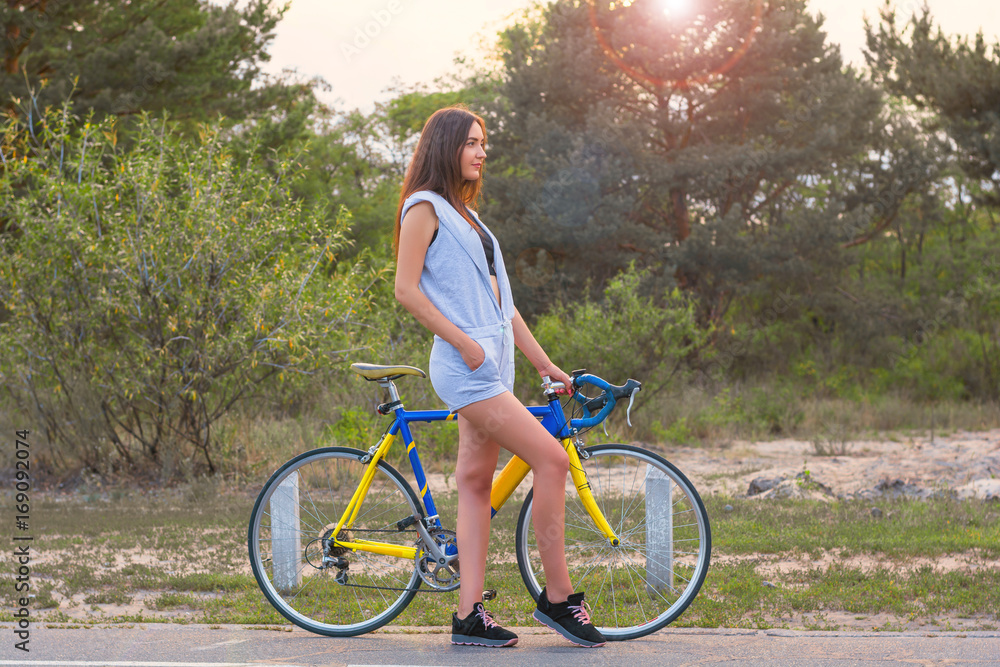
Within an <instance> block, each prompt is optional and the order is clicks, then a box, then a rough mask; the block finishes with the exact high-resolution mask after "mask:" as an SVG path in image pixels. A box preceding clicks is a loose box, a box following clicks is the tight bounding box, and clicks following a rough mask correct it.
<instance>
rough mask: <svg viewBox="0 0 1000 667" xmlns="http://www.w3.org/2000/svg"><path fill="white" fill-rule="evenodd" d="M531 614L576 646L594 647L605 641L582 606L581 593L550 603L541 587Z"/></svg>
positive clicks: (602, 644) (601, 644)
mask: <svg viewBox="0 0 1000 667" xmlns="http://www.w3.org/2000/svg"><path fill="white" fill-rule="evenodd" d="M532 615H533V616H534V617H535V620H536V621H538V622H539V623H541V624H542V625H547V626H549V627H550V628H552V629H553V630H555V631H556V632H558V633H559V634H561V635H562V636H563V637H565V638H566V639H568V640H569V641H570V642H571V643H573V644H576V645H577V646H585V647H587V648H596V647H598V646H604V645H605V644H606V643H607V640H606V639H605V638H604V635H602V634H601V633H600V632H598V630H597V628H595V627H594V624H593V623H591V622H590V614H589V613H587V609H586V608H585V607H584V606H583V593H573V594H572V595H570V596H569V598H568V599H567V600H566V601H565V602H559V603H557V604H552V603H551V602H549V598H548V595H547V594H546V592H545V589H544V588H543V589H542V594H541V595H539V596H538V608H537V609H535V613H534V614H532Z"/></svg>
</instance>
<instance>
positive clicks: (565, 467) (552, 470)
mask: <svg viewBox="0 0 1000 667" xmlns="http://www.w3.org/2000/svg"><path fill="white" fill-rule="evenodd" d="M532 470H533V471H534V473H535V474H536V475H542V476H543V477H552V478H553V479H556V478H558V479H565V477H566V475H567V474H568V473H569V455H568V454H566V450H565V449H563V448H562V447H560V446H558V445H556V446H554V447H552V448H551V450H550V451H549V452H546V454H545V455H544V456H543V457H541V461H540V462H538V463H537V464H536V465H534V466H532Z"/></svg>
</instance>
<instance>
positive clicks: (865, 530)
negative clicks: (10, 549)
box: [0, 491, 1000, 630]
mask: <svg viewBox="0 0 1000 667" xmlns="http://www.w3.org/2000/svg"><path fill="white" fill-rule="evenodd" d="M252 495H253V494H252V493H235V492H230V493H215V494H213V495H212V497H210V498H207V499H206V498H199V499H197V500H195V499H194V498H192V497H191V496H190V495H189V494H188V493H187V492H186V491H184V492H174V493H169V492H163V493H161V494H159V495H158V496H152V497H151V496H149V495H146V496H143V495H141V494H139V493H134V492H130V493H124V494H120V495H119V496H117V497H116V499H114V500H111V499H110V495H109V496H107V499H94V498H93V497H81V496H77V497H59V498H52V497H48V498H46V497H44V496H38V498H37V500H36V501H35V505H34V509H33V513H34V516H33V520H34V521H35V525H36V526H37V529H38V533H37V535H38V537H36V542H35V548H36V549H37V550H38V552H39V554H40V555H49V556H53V555H54V556H55V557H50V558H41V557H39V558H37V559H36V561H35V562H34V563H33V568H32V577H33V592H34V593H35V595H36V597H35V600H34V607H35V610H36V614H37V617H36V618H38V620H39V621H41V622H49V623H93V622H96V621H102V622H108V621H113V622H139V621H141V622H151V621H160V622H181V623H187V622H199V623H209V624H223V623H240V624H251V625H279V626H280V625H287V622H286V621H284V619H283V618H282V617H281V616H280V615H278V614H277V612H276V611H275V610H274V609H273V608H272V607H271V606H270V605H269V604H268V603H267V601H266V600H265V598H264V596H263V595H262V594H261V592H260V591H259V589H258V588H257V584H256V582H255V580H254V578H253V576H252V575H251V574H250V571H249V566H248V564H247V554H246V545H245V539H246V521H247V519H248V517H249V512H250V508H251V506H252V500H253V497H252ZM455 502H456V500H455V498H454V497H453V496H451V497H445V498H438V505H439V510H440V511H441V514H442V517H443V520H444V521H445V522H446V524H450V525H453V523H454V512H455ZM706 504H707V506H708V509H709V514H710V516H711V518H712V521H713V541H714V549H713V565H712V568H711V570H710V571H709V575H708V578H707V579H706V582H705V586H704V588H703V589H702V592H701V594H700V595H699V596H698V598H697V599H696V600H695V602H694V603H693V604H692V606H691V607H690V608H689V609H688V611H687V612H686V613H685V614H684V615H683V616H682V617H681V618H680V619H679V620H678V621H676V622H675V625H676V626H696V627H749V628H767V627H793V628H805V629H809V628H813V629H823V628H825V629H831V628H835V627H854V628H857V627H859V626H860V627H866V628H868V629H871V628H875V629H882V630H899V629H905V628H914V627H922V626H923V627H938V628H946V627H947V628H953V629H956V628H957V629H976V628H978V629H995V628H996V627H997V625H998V621H1000V619H998V616H997V613H996V610H997V609H1000V568H998V567H997V565H996V562H997V558H998V557H1000V506H998V505H997V504H986V503H982V502H976V501H966V502H959V501H955V500H944V499H938V500H929V501H919V500H897V501H893V502H883V503H881V507H882V509H883V510H884V516H883V518H882V519H874V518H872V517H871V514H870V511H869V509H870V504H869V503H866V502H864V501H840V502H833V503H826V504H823V503H814V502H806V501H775V502H771V503H767V504H764V503H760V502H751V501H746V500H741V499H735V498H726V497H716V496H713V497H709V498H706ZM726 504H729V505H732V506H733V509H732V511H729V512H725V511H723V510H722V507H723V506H724V505H726ZM519 509H520V508H519V503H516V502H512V503H511V504H510V505H509V506H508V507H505V508H504V509H503V510H502V511H501V512H500V513H499V514H498V515H497V517H496V518H495V519H494V529H493V538H492V543H491V544H492V552H491V562H490V563H489V564H488V568H487V586H488V587H490V588H495V589H496V590H497V592H498V594H499V595H498V597H497V599H495V600H494V601H493V602H491V604H490V607H491V609H492V610H493V611H494V612H495V613H496V614H497V617H498V618H502V619H503V620H504V622H505V623H507V624H510V625H531V624H532V621H531V619H530V614H531V612H532V610H533V603H532V601H531V598H530V596H528V594H527V592H526V591H525V589H524V585H523V583H522V581H521V577H520V573H519V571H518V568H517V565H516V563H514V562H513V545H514V528H515V525H516V520H517V514H518V511H519ZM81 517H83V518H81ZM948 558H950V559H952V560H953V561H955V562H960V563H968V564H967V565H959V566H954V567H951V568H949V569H941V568H940V567H935V565H937V564H939V563H942V562H944V560H945V559H948ZM778 564H780V565H782V566H781V567H778V566H777V565H778ZM13 567H14V565H13V564H12V563H11V561H10V560H9V559H7V560H5V561H3V563H0V576H2V578H3V579H9V578H10V577H12V576H13ZM765 582H767V583H765ZM12 591H13V586H4V587H3V588H2V592H0V595H2V596H3V597H4V600H3V603H4V606H5V607H6V608H7V609H10V608H12V607H13V600H11V599H10V597H11V592H12ZM457 600H458V594H457V592H450V593H420V594H418V595H417V597H416V599H415V600H414V602H413V603H411V605H410V606H409V607H408V608H407V609H406V610H405V611H404V612H403V613H402V614H401V615H400V616H399V617H398V618H397V619H396V621H395V622H394V625H396V626H400V625H432V626H439V625H443V624H445V623H446V622H447V620H448V619H449V618H450V615H451V613H452V611H454V609H455V606H456V605H457ZM598 611H599V610H598ZM595 613H597V612H595ZM2 620H7V621H9V620H10V618H9V617H6V616H5V617H4V618H3V619H2Z"/></svg>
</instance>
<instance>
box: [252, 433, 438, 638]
mask: <svg viewBox="0 0 1000 667" xmlns="http://www.w3.org/2000/svg"><path fill="white" fill-rule="evenodd" d="M364 455H365V452H361V451H358V450H356V449H348V448H345V447H326V448H323V449H315V450H312V451H309V452H305V453H304V454H300V455H299V456H296V457H295V458H293V459H292V460H290V461H289V462H288V463H286V464H285V465H283V466H282V467H281V468H279V469H278V471H277V472H275V473H274V474H273V475H272V476H271V479H269V480H268V481H267V484H265V485H264V488H263V490H261V492H260V495H259V496H258V497H257V502H256V503H255V504H254V508H253V513H252V514H251V516H250V528H249V531H248V536H247V542H248V546H249V549H250V565H251V568H252V569H253V574H254V576H255V577H256V578H257V583H258V584H259V585H260V588H261V590H262V591H263V592H264V595H265V596H266V597H267V599H268V601H269V602H270V603H271V604H272V605H274V608H275V609H277V610H278V611H279V612H281V614H282V615H283V616H284V617H285V618H287V619H288V620H290V621H291V622H292V623H295V624H296V625H298V626H299V627H301V628H304V629H306V630H309V631H310V632H315V633H317V634H321V635H328V636H330V637H349V636H353V635H360V634H364V633H366V632H371V631H372V630H375V629H376V628H379V627H381V626H383V625H385V624H386V623H388V622H389V621H391V620H392V619H394V618H395V617H396V616H397V615H399V613H400V612H401V611H403V609H405V608H406V605H407V604H409V603H410V601H411V600H412V599H413V596H414V595H416V589H417V587H418V586H419V585H420V576H419V574H418V572H417V570H416V567H415V563H414V561H413V560H412V559H405V558H399V557H396V556H383V555H380V554H375V553H370V552H365V551H351V550H350V549H347V548H344V547H340V548H334V549H333V553H331V555H332V556H336V557H339V558H342V559H344V561H342V564H343V562H346V565H347V567H346V569H344V568H338V567H323V540H324V539H325V540H329V539H330V538H331V537H332V536H333V535H332V533H333V530H334V529H335V528H336V525H337V521H338V520H339V519H340V517H341V515H342V514H343V512H344V508H345V507H347V505H348V503H349V502H350V500H351V497H352V496H353V495H354V492H355V491H356V490H357V489H358V487H359V486H360V482H361V477H362V475H363V474H364V472H365V469H366V468H367V467H368V465H367V464H365V463H362V462H361V458H362V457H363V456H364ZM408 517H417V518H419V519H422V518H423V510H422V509H421V506H420V503H419V502H418V500H417V497H416V494H414V493H413V489H412V488H410V485H409V484H407V482H406V480H405V479H403V477H402V476H401V475H400V474H399V473H398V472H397V471H396V470H395V469H394V468H393V467H392V466H390V465H389V464H388V463H386V462H385V461H380V462H379V464H378V466H377V467H376V469H375V476H374V478H373V479H372V482H371V487H370V488H369V490H368V495H367V496H366V497H365V500H364V503H363V504H362V505H361V509H360V511H359V512H358V516H357V519H356V520H355V521H354V524H353V525H352V526H351V527H350V529H348V530H347V534H346V535H344V534H343V533H344V531H343V530H342V531H341V538H340V539H346V540H355V539H366V540H371V541H377V542H385V543H389V544H396V545H404V546H410V547H412V546H413V545H414V543H415V542H416V540H417V539H418V537H419V536H418V534H417V532H416V530H415V529H414V528H412V526H411V527H410V528H408V529H406V530H402V531H401V530H399V529H398V527H397V522H399V521H402V520H404V519H407V518H408Z"/></svg>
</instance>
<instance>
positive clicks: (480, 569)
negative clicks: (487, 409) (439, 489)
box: [455, 413, 500, 618]
mask: <svg viewBox="0 0 1000 667" xmlns="http://www.w3.org/2000/svg"><path fill="white" fill-rule="evenodd" d="M499 453H500V446H499V445H497V443H496V442H494V441H492V440H489V439H485V440H481V439H479V438H478V432H477V430H476V427H475V426H473V425H472V424H471V423H470V422H469V421H468V420H467V419H465V418H464V417H463V416H462V415H461V413H459V416H458V463H457V464H456V465H455V483H456V484H457V485H458V525H457V527H456V530H457V533H458V557H459V567H460V568H461V574H462V577H461V580H460V581H461V587H460V589H459V593H458V616H459V618H465V617H466V616H468V615H469V614H471V613H472V607H473V605H475V604H476V603H477V602H481V601H482V599H483V590H484V582H485V579H486V552H487V550H488V549H489V542H490V487H491V486H492V485H493V473H494V471H496V468H497V457H498V455H499Z"/></svg>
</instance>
